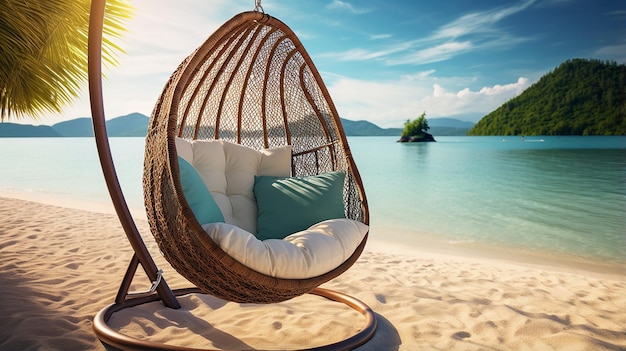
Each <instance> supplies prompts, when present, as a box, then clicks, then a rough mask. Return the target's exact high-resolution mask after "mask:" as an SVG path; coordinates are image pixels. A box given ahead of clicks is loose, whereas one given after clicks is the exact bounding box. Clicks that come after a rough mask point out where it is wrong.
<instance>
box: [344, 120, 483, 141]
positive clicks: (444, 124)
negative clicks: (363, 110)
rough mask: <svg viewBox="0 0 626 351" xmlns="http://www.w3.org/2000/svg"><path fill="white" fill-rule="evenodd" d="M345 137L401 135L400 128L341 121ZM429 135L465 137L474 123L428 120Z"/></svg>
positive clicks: (363, 122)
mask: <svg viewBox="0 0 626 351" xmlns="http://www.w3.org/2000/svg"><path fill="white" fill-rule="evenodd" d="M341 123H342V124H343V129H344V131H345V132H346V135H347V136H397V137H399V136H400V135H402V128H381V127H379V126H377V125H375V124H374V123H371V122H368V121H350V120H347V119H343V118H342V119H341ZM428 125H429V127H430V130H429V131H428V132H429V133H430V134H432V135H435V136H448V135H465V134H466V133H467V131H468V130H470V129H471V128H472V127H473V126H474V123H472V122H467V121H461V120H458V119H454V118H432V119H428Z"/></svg>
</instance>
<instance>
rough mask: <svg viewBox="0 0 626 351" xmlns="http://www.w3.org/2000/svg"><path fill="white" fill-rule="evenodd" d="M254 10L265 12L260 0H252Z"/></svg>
mask: <svg viewBox="0 0 626 351" xmlns="http://www.w3.org/2000/svg"><path fill="white" fill-rule="evenodd" d="M254 11H256V12H261V13H265V11H263V6H261V0H254Z"/></svg>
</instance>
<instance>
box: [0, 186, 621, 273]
mask: <svg viewBox="0 0 626 351" xmlns="http://www.w3.org/2000/svg"><path fill="white" fill-rule="evenodd" d="M2 199H17V200H23V201H29V202H36V203H40V204H45V205H50V206H55V207H63V208H68V209H72V210H80V211H87V212H92V213H101V214H113V215H114V214H115V209H114V207H113V204H112V203H111V202H110V201H104V199H103V201H97V200H96V199H93V198H92V199H85V198H78V197H72V196H69V195H68V196H60V195H58V194H52V193H43V192H36V191H20V190H16V189H3V188H0V201H2ZM129 210H130V212H131V214H132V216H133V218H134V220H135V221H146V220H147V218H146V214H145V210H144V209H143V208H139V207H136V206H135V207H131V206H130V205H129ZM389 233H393V234H394V235H393V236H389ZM142 235H150V233H142ZM399 236H400V237H404V238H406V239H407V240H406V241H403V240H399V239H397V238H398V237H399ZM123 244H124V243H120V245H123ZM366 250H368V251H372V252H383V253H387V254H407V255H411V256H418V257H421V258H432V259H436V258H438V257H445V258H446V259H454V258H458V259H460V260H463V261H465V260H477V261H485V260H488V261H495V262H498V263H502V264H507V265H513V266H524V267H530V268H539V269H545V270H550V271H558V272H564V273H576V274H582V275H585V276H591V277H596V278H606V279H612V280H618V281H626V263H621V262H613V261H603V260H597V259H590V258H584V257H578V256H574V255H568V254H564V253H562V252H555V251H548V250H536V249H532V250H531V249H527V248H522V247H512V246H506V245H501V244H494V243H484V242H450V241H449V240H447V239H443V238H441V237H438V236H434V235H429V234H428V233H421V232H418V231H409V230H406V229H399V228H394V227H388V226H385V225H372V226H371V228H370V236H369V241H368V244H367V246H366Z"/></svg>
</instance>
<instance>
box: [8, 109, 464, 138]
mask: <svg viewBox="0 0 626 351" xmlns="http://www.w3.org/2000/svg"><path fill="white" fill-rule="evenodd" d="M148 121H149V118H148V116H146V115H143V114H141V113H131V114H129V115H126V116H121V117H117V118H113V119H110V120H108V121H107V122H106V126H107V133H108V135H109V136H110V137H145V136H146V133H147V131H148ZM341 123H342V124H343V128H344V131H345V132H346V135H347V136H398V137H399V136H400V135H401V134H402V128H381V127H379V126H377V125H375V124H374V123H371V122H368V121H350V120H347V119H343V118H342V119H341ZM428 124H429V125H430V127H431V129H430V133H431V134H433V135H439V136H441V135H465V133H466V132H467V131H468V130H469V129H470V128H471V127H472V126H473V125H474V124H473V123H472V122H466V121H461V120H458V119H453V118H433V119H429V120H428ZM92 136H93V125H92V123H91V118H89V117H82V118H76V119H73V120H69V121H64V122H59V123H56V124H54V125H52V126H33V125H23V124H14V123H0V137H92Z"/></svg>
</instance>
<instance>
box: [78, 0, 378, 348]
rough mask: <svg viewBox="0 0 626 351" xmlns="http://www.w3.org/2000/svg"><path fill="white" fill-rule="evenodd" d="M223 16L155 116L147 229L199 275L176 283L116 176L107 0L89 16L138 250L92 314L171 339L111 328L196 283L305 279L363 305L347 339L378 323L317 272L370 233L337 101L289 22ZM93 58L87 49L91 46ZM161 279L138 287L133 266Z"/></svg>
mask: <svg viewBox="0 0 626 351" xmlns="http://www.w3.org/2000/svg"><path fill="white" fill-rule="evenodd" d="M256 5H257V6H256V9H255V11H250V12H243V13H240V14H238V15H236V16H234V17H233V18H232V19H230V20H229V21H227V22H226V23H224V24H223V25H222V26H221V27H220V28H219V29H217V31H216V32H214V33H213V34H212V35H211V36H209V38H208V39H207V40H206V41H205V42H204V43H203V44H202V45H201V46H200V47H198V48H197V49H196V50H195V51H194V52H193V53H192V54H191V55H190V56H188V57H187V58H186V59H185V60H184V61H183V62H182V63H181V64H180V65H179V67H178V68H177V69H176V70H175V71H174V73H173V74H172V76H171V77H170V79H169V80H168V82H167V83H166V85H165V87H164V89H163V92H162V93H161V95H160V97H159V99H158V101H157V103H156V106H155V108H154V111H153V113H152V116H151V118H150V122H149V126H148V133H147V137H146V146H145V155H144V179H143V183H144V200H145V206H146V212H147V216H148V222H149V224H150V228H151V232H152V234H153V236H154V238H155V240H156V242H157V244H158V245H159V249H160V251H161V252H162V254H163V256H164V257H165V258H166V260H167V261H168V262H169V263H170V264H171V265H172V267H173V268H174V269H175V270H176V271H177V272H178V273H179V274H181V275H182V276H183V277H185V278H186V279H187V280H188V281H189V282H191V283H192V284H194V285H195V287H194V288H191V289H183V290H174V291H172V290H171V289H170V288H169V287H168V286H167V283H166V282H165V279H164V278H163V277H162V271H161V270H159V269H158V268H157V267H156V264H155V263H154V261H153V260H152V257H151V256H150V254H149V252H148V251H147V249H146V247H145V245H144V243H143V241H142V239H141V236H140V235H139V233H138V231H137V229H136V227H135V225H134V222H133V220H132V217H131V216H130V214H129V212H128V209H127V206H126V203H125V201H124V198H123V195H122V193H121V190H120V188H119V184H117V177H116V176H115V169H114V167H113V163H112V160H111V157H110V150H109V149H108V139H107V136H106V128H105V126H104V106H103V102H102V91H101V82H100V79H101V78H100V76H101V72H100V51H101V49H100V45H101V35H102V32H101V30H102V26H101V24H102V18H103V13H104V0H94V1H93V3H92V15H91V20H90V21H91V22H90V48H89V55H90V95H91V99H92V114H93V119H94V131H95V137H96V141H97V144H98V152H99V154H100V158H101V163H102V168H103V171H104V174H105V179H106V181H107V185H108V187H109V192H110V193H111V197H112V200H113V203H114V205H115V207H116V210H117V213H118V216H119V217H120V220H121V222H122V224H123V227H124V229H125V231H126V234H127V236H128V238H129V241H130V243H131V246H132V247H133V250H134V252H135V254H134V256H133V258H132V260H131V264H130V265H129V268H128V271H127V273H126V276H125V277H124V279H123V281H122V284H121V287H120V291H119V292H118V295H117V298H116V300H115V303H114V304H113V305H110V306H108V307H107V308H105V309H103V310H102V311H100V313H99V314H98V315H97V316H96V319H95V320H94V330H95V332H96V334H97V335H98V337H99V338H100V339H101V340H102V341H103V342H104V343H105V344H108V345H110V346H114V347H118V348H121V349H125V348H128V349H142V348H143V349H147V348H156V349H175V347H170V346H169V345H159V344H153V343H150V342H147V341H141V340H136V339H133V338H130V337H127V336H124V335H121V334H119V333H117V332H116V331H114V330H112V329H111V328H110V327H109V326H108V325H107V321H108V320H109V319H110V317H111V316H112V315H113V313H115V312H117V311H119V310H121V309H125V308H129V307H133V306H136V305H138V304H143V303H147V302H150V301H156V300H161V301H162V302H163V303H164V304H165V305H166V306H168V307H172V308H178V307H180V305H179V304H178V302H177V300H176V296H180V295H182V294H188V293H191V292H199V293H206V294H210V295H213V296H215V297H218V298H221V299H224V300H227V301H233V302H242V303H262V304H267V303H276V302H281V301H285V300H288V299H291V298H294V297H296V296H300V295H302V294H305V293H313V294H317V295H321V296H324V297H327V298H329V299H331V300H335V301H338V302H342V303H344V304H346V305H348V306H349V307H351V308H354V309H356V310H357V311H359V312H360V313H362V314H363V315H364V316H365V319H366V325H365V327H364V328H362V330H361V331H360V332H359V333H358V334H357V335H355V336H353V337H352V338H349V339H347V340H345V341H343V342H340V343H337V344H333V345H330V346H329V347H330V348H331V349H335V348H336V349H351V348H353V347H355V346H358V345H360V344H362V343H364V342H366V341H367V340H369V338H371V337H372V335H373V333H374V331H375V329H376V320H375V318H374V317H373V312H372V311H371V309H370V308H369V307H367V306H366V305H365V304H363V303H362V302H360V301H358V300H356V299H354V298H352V297H350V296H347V295H344V294H341V293H338V292H334V291H330V290H327V289H321V288H318V286H319V285H321V284H323V283H325V282H327V281H329V280H331V279H333V278H335V277H337V276H339V275H340V274H342V273H344V272H345V271H346V270H347V269H348V268H349V267H350V266H352V264H354V262H355V261H356V260H357V259H358V257H359V256H360V254H361V253H362V251H363V249H364V246H365V243H366V241H367V237H368V223H369V212H368V206H367V201H366V197H365V192H364V190H363V185H362V181H361V178H360V176H359V173H358V170H357V167H356V165H355V163H354V160H353V158H352V154H351V152H350V149H349V146H348V143H347V139H346V136H345V133H344V131H343V127H342V125H341V121H340V119H339V115H338V113H337V111H336V109H335V106H334V104H333V102H332V99H331V97H330V95H329V93H328V91H327V89H326V87H325V85H324V83H323V81H322V78H321V76H320V74H319V72H318V71H317V69H316V68H315V66H314V64H313V62H312V60H311V58H310V57H309V55H308V53H307V52H306V50H305V49H304V47H303V46H302V43H301V42H300V40H299V39H298V38H297V36H296V35H295V34H294V32H293V31H292V30H291V29H290V28H289V27H288V26H287V25H285V24H284V23H283V22H281V21H280V20H278V19H276V18H274V17H271V16H269V15H267V14H265V13H264V12H263V11H262V8H261V7H260V2H259V1H257V3H256ZM92 58H93V59H92ZM140 265H141V266H142V268H143V269H144V271H145V272H146V275H147V276H148V278H149V279H150V281H152V282H153V284H152V288H151V289H150V291H149V292H147V293H144V294H140V295H135V294H132V293H129V292H128V290H129V287H130V285H131V281H132V279H133V276H134V273H135V271H136V269H137V268H138V266H140Z"/></svg>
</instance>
